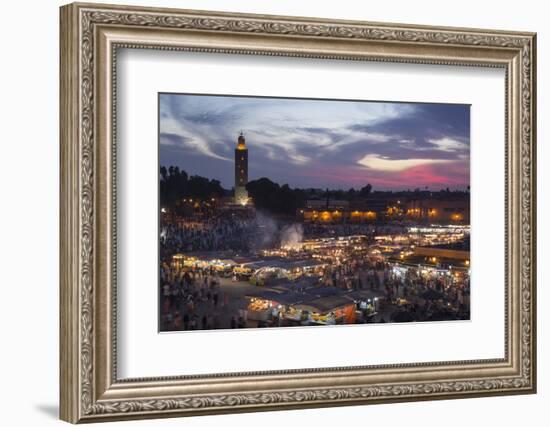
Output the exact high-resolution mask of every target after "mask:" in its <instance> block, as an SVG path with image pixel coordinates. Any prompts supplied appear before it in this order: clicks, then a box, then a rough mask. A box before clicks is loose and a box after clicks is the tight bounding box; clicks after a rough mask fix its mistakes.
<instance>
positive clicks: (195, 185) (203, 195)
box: [160, 166, 227, 207]
mask: <svg viewBox="0 0 550 427" xmlns="http://www.w3.org/2000/svg"><path fill="white" fill-rule="evenodd" d="M226 193H227V191H226V190H224V189H223V188H222V186H221V183H220V181H218V180H215V179H208V178H204V177H202V176H198V175H192V176H188V175H187V173H186V172H185V171H180V169H179V168H178V167H177V166H170V167H169V168H166V167H165V166H161V168H160V200H161V202H162V204H163V206H166V207H174V206H175V205H177V204H178V203H179V202H180V201H181V200H182V199H184V198H187V197H190V198H197V199H203V200H204V199H207V198H212V197H217V198H218V197H222V196H224V195H226Z"/></svg>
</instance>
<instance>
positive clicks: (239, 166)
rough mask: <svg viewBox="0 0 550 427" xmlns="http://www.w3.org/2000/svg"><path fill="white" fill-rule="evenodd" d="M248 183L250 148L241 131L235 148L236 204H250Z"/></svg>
mask: <svg viewBox="0 0 550 427" xmlns="http://www.w3.org/2000/svg"><path fill="white" fill-rule="evenodd" d="M246 184H248V148H246V144H245V140H244V135H243V133H242V132H241V134H240V135H239V138H238V139H237V147H236V148H235V204H238V205H242V206H245V205H246V204H248V192H247V191H246Z"/></svg>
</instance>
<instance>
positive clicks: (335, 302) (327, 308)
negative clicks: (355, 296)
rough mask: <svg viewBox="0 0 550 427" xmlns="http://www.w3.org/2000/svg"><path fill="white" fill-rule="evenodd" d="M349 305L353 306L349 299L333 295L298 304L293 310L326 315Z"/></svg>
mask: <svg viewBox="0 0 550 427" xmlns="http://www.w3.org/2000/svg"><path fill="white" fill-rule="evenodd" d="M349 305H353V301H350V300H349V298H346V297H344V296H339V295H333V296H327V297H321V298H314V299H312V300H309V301H304V302H302V303H300V304H297V305H295V306H294V308H296V309H299V310H307V311H312V312H317V313H328V312H331V311H333V310H336V309H338V308H343V307H346V306H349Z"/></svg>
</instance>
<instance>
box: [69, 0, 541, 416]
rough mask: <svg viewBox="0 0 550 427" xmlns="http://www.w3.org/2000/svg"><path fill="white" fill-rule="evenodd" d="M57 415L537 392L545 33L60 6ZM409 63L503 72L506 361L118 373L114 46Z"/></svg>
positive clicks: (203, 411)
mask: <svg viewBox="0 0 550 427" xmlns="http://www.w3.org/2000/svg"><path fill="white" fill-rule="evenodd" d="M60 43H61V46H60V52H61V64H60V67H61V77H60V79H61V80H60V92H61V93H60V109H61V112H60V135H61V177H60V179H61V205H60V211H61V218H60V229H61V234H60V259H61V261H60V263H61V264H60V277H61V279H60V328H61V329H60V342H61V343H60V384H61V396H60V401H61V411H60V414H61V419H63V420H65V421H68V422H71V423H79V422H92V421H112V420H123V419H130V418H155V417H169V416H188V415H201V414H219V413H228V412H247V411H259V410H282V409H296V408H311V407H322V406H329V405H357V404H370V403H384V402H402V401H411V400H430V399H444V398H463V397H477V396H490V395H501V394H521V393H534V392H535V391H536V289H535V280H536V279H535V278H536V274H535V271H536V270H535V268H536V254H535V248H536V242H535V236H536V218H535V214H536V206H535V202H536V183H535V176H536V173H535V153H536V150H535V137H536V126H535V123H536V117H535V105H536V102H535V93H536V36H535V34H533V33H519V32H508V31H493V30H478V29H462V28H460V29H459V28H444V27H441V28H439V27H425V26H413V25H401V24H382V23H368V22H353V21H331V20H324V19H312V18H296V17H282V16H263V15H246V14H231V13H217V12H201V11H189V10H174V9H160V8H143V7H126V6H112V5H98V4H79V3H75V4H70V5H67V6H63V7H62V8H61V38H60ZM119 48H132V49H162V50H181V51H199V52H205V53H208V52H213V53H227V54H234V53H239V54H246V55H269V56H291V57H309V58H319V59H342V60H355V61H364V60H370V61H388V62H402V63H412V64H445V65H451V66H452V65H471V66H485V67H500V68H503V69H504V70H505V73H506V90H505V93H503V96H505V103H506V121H505V122H506V129H505V135H506V144H505V149H506V165H505V170H506V176H505V177H503V179H504V180H505V183H506V184H505V185H506V195H505V198H506V212H505V213H504V214H505V218H506V219H505V228H506V230H505V231H504V232H505V241H506V249H505V252H506V253H505V259H506V262H505V264H506V271H505V281H506V283H505V287H506V288H505V294H506V307H505V313H506V314H505V320H506V325H505V328H506V329H505V337H506V338H505V351H504V353H505V357H504V358H502V359H492V360H470V361H459V362H433V363H417V364H403V365H381V366H362V367H335V368H323V369H303V370H298V371H294V370H292V371H273V372H250V373H242V374H240V373H239V374H224V373H219V374H209V375H200V376H187V377H185V376H182V377H169V378H166V377H160V378H138V379H131V380H127V379H124V380H120V379H118V378H117V359H116V352H117V350H116V349H117V334H116V309H117V294H116V268H117V264H116V253H117V239H116V182H115V181H116V179H115V178H116V162H117V160H116V150H114V147H115V135H116V133H115V130H116V121H117V120H116V119H117V118H116V108H115V105H116V101H117V99H116V91H115V88H116V78H117V76H116V72H115V65H116V60H117V49H119Z"/></svg>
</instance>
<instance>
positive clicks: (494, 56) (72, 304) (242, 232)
mask: <svg viewBox="0 0 550 427" xmlns="http://www.w3.org/2000/svg"><path fill="white" fill-rule="evenodd" d="M60 51H61V85H60V88H61V94H60V96H61V98H60V100H61V112H60V123H61V124H60V134H61V207H60V210H61V237H60V243H61V249H60V250H61V283H60V295H61V296H60V298H61V301H60V307H61V312H60V324H61V331H60V336H61V348H60V372H61V378H60V383H61V411H60V412H61V418H62V419H63V420H65V421H69V422H72V423H79V422H94V421H109V420H123V419H130V418H154V417H169V416H188V415H201V414H217V413H228V412H245V411H260V410H261V411H263V410H281V409H296V408H308V407H321V406H330V405H357V404H369V403H386V402H401V401H410V400H430V399H444V398H462V397H478V396H489V395H498V394H521V393H534V392H535V391H536V331H535V327H536V318H535V315H536V311H535V309H536V304H535V302H536V298H535V294H536V292H535V291H536V289H535V277H536V274H535V268H536V258H535V247H536V245H535V235H536V233H535V231H536V222H535V212H536V209H535V194H536V191H535V190H536V185H535V184H536V183H535V175H536V174H535V130H536V129H535V105H536V102H535V92H536V91H535V82H536V77H535V71H536V62H535V59H536V55H535V53H536V46H535V34H533V33H519V32H509V31H495V30H479V29H463V28H438V27H424V26H412V25H402V24H382V23H369V22H353V21H332V20H324V19H314V18H297V17H282V16H263V15H243V14H231V13H217V12H202V11H190V10H174V9H158V8H142V7H127V6H110V5H94V4H71V5H67V6H63V7H62V8H61V49H60Z"/></svg>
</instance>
